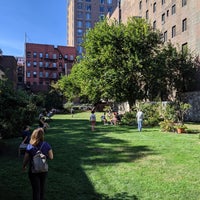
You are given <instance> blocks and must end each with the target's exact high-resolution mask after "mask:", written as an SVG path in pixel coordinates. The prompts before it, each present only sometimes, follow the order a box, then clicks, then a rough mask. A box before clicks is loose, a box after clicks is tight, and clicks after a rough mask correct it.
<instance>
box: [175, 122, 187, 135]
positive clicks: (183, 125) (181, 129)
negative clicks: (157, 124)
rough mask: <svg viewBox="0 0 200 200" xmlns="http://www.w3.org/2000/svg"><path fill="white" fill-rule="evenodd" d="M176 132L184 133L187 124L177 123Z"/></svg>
mask: <svg viewBox="0 0 200 200" xmlns="http://www.w3.org/2000/svg"><path fill="white" fill-rule="evenodd" d="M175 128H176V130H177V133H179V134H180V133H186V132H187V131H186V130H187V126H186V125H185V124H178V125H176V126H175Z"/></svg>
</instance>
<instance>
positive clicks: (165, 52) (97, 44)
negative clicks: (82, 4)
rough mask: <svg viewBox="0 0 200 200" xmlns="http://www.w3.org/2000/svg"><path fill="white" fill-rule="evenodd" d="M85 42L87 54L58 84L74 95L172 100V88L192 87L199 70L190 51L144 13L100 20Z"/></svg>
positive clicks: (96, 99)
mask: <svg viewBox="0 0 200 200" xmlns="http://www.w3.org/2000/svg"><path fill="white" fill-rule="evenodd" d="M83 47H84V49H85V53H84V54H83V56H82V59H80V61H79V62H77V63H76V64H75V65H74V66H73V68H72V71H71V74H70V75H69V76H68V77H63V78H62V79H61V80H59V82H58V84H57V85H58V88H60V89H61V90H62V92H63V93H64V94H65V96H67V97H68V98H70V99H72V98H73V97H75V96H79V97H81V96H86V97H87V98H88V99H89V100H90V101H92V102H97V101H99V100H100V99H104V100H108V99H112V100H114V101H116V102H124V101H128V102H129V105H131V106H132V105H133V104H134V102H135V101H136V100H142V99H150V100H153V99H154V98H156V97H159V98H161V99H162V100H166V99H167V98H168V95H169V94H170V92H171V91H172V90H178V91H184V90H186V88H187V87H188V84H189V83H190V80H192V78H191V77H192V76H193V75H194V72H195V70H196V69H195V68H194V65H193V58H192V57H191V56H188V55H189V54H187V53H186V54H184V53H183V52H178V51H177V49H176V48H175V47H174V46H173V45H172V44H167V45H163V43H162V38H161V33H160V32H159V31H155V30H153V29H152V27H151V26H150V24H148V23H147V22H146V21H145V20H144V19H142V18H134V17H132V18H129V19H128V21H127V23H126V24H123V23H118V22H117V21H115V20H113V21H111V20H109V21H108V20H107V19H105V20H104V21H100V22H98V23H97V24H96V25H95V27H94V28H93V29H90V30H88V32H87V33H86V35H85V38H84V42H83Z"/></svg>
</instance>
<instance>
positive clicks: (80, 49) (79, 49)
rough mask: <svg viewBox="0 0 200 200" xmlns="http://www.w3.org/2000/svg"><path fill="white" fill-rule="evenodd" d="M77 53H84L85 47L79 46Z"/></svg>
mask: <svg viewBox="0 0 200 200" xmlns="http://www.w3.org/2000/svg"><path fill="white" fill-rule="evenodd" d="M77 53H78V54H79V55H80V54H82V53H83V48H82V47H81V46H78V47H77Z"/></svg>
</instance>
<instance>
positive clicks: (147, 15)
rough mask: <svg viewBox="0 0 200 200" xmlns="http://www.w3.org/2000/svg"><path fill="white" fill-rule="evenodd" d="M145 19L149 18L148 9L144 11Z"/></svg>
mask: <svg viewBox="0 0 200 200" xmlns="http://www.w3.org/2000/svg"><path fill="white" fill-rule="evenodd" d="M146 19H149V11H148V10H147V11H146Z"/></svg>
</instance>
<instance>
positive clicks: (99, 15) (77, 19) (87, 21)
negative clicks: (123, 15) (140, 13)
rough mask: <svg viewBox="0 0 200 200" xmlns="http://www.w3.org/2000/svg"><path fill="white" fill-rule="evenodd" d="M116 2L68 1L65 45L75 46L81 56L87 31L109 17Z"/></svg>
mask: <svg viewBox="0 0 200 200" xmlns="http://www.w3.org/2000/svg"><path fill="white" fill-rule="evenodd" d="M117 5H118V0H95V1H94V0H69V1H68V5H67V45H70V46H75V47H76V51H77V55H81V54H82V52H83V48H82V47H81V43H82V41H83V36H84V34H85V33H86V31H87V29H90V28H93V27H94V25H95V23H96V22H98V21H99V20H101V19H103V18H104V17H105V16H107V15H111V14H112V13H113V12H114V10H115V9H116V7H117Z"/></svg>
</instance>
